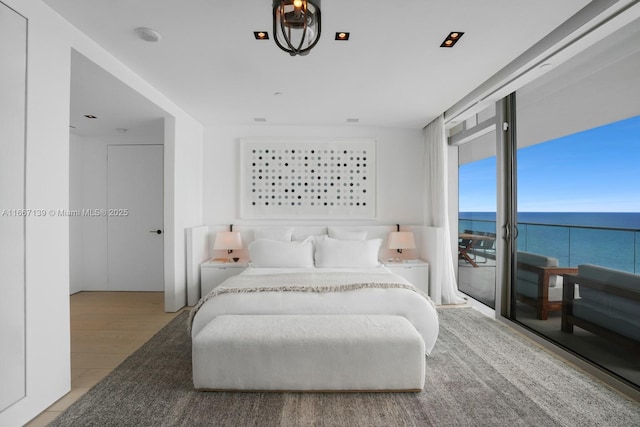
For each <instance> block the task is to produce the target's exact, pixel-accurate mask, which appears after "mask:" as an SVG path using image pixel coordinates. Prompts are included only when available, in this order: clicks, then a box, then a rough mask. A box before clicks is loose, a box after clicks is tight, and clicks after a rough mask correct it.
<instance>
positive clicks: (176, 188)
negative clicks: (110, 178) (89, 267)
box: [164, 117, 203, 311]
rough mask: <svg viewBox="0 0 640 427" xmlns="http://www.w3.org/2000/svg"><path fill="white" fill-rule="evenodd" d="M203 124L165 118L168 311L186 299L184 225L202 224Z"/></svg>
mask: <svg viewBox="0 0 640 427" xmlns="http://www.w3.org/2000/svg"><path fill="white" fill-rule="evenodd" d="M202 139H203V128H202V126H200V124H199V123H197V122H196V121H195V120H193V119H190V118H186V117H183V118H182V119H181V120H177V119H173V118H167V120H165V146H164V153H165V162H164V175H165V180H164V182H165V189H164V194H165V200H164V203H165V210H164V223H165V229H164V231H165V237H164V253H165V262H164V266H165V270H164V281H165V294H164V306H165V310H167V311H177V310H179V309H180V308H182V307H184V306H185V305H186V303H187V254H186V251H187V249H186V240H187V233H186V229H187V228H188V227H192V226H194V225H200V224H202V185H203V184H202V183H203V181H202V180H203V178H202V172H203V166H202Z"/></svg>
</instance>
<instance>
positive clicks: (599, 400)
mask: <svg viewBox="0 0 640 427" xmlns="http://www.w3.org/2000/svg"><path fill="white" fill-rule="evenodd" d="M438 312H439V315H440V322H441V326H440V336H439V338H438V342H437V343H436V347H435V349H434V351H433V354H432V355H431V356H429V357H428V358H427V363H426V384H425V388H424V390H423V391H422V392H420V393H223V392H198V391H195V390H193V388H192V379H191V340H190V338H189V336H188V335H187V334H186V332H185V330H186V329H185V328H186V326H185V325H186V323H185V322H186V316H187V314H186V313H182V314H181V315H180V316H178V317H177V318H176V319H174V320H173V321H172V322H171V323H169V324H168V325H167V326H166V327H165V328H164V329H162V330H161V331H160V332H158V334H156V335H155V336H154V337H153V338H152V339H151V340H150V341H148V342H147V343H146V344H145V345H144V346H142V347H141V348H140V349H139V350H138V351H137V352H135V353H134V354H133V355H131V356H130V357H129V358H128V359H126V360H125V361H124V362H123V363H122V364H121V365H120V366H119V367H118V368H116V369H115V370H114V371H113V372H112V373H111V374H110V375H108V376H107V377H106V378H105V379H104V380H103V381H101V382H100V383H98V384H97V385H96V386H95V387H93V388H92V389H91V390H90V391H89V392H88V393H87V394H86V395H85V396H83V397H82V398H81V399H80V400H78V401H77V402H76V403H74V404H73V405H72V406H70V407H69V408H68V409H67V410H66V411H65V412H63V413H62V414H61V415H60V416H59V417H58V418H57V419H56V420H54V421H53V422H52V423H51V424H49V425H50V426H205V425H215V426H349V427H356V426H367V427H368V426H625V427H629V426H640V405H639V404H638V403H636V402H632V401H630V400H628V399H626V398H625V397H623V396H621V395H619V394H618V393H616V392H615V391H612V390H610V389H608V388H606V387H604V386H602V385H601V384H600V383H599V382H597V381H596V380H593V379H591V378H590V377H589V376H587V375H585V374H583V373H581V372H580V371H577V370H576V369H574V368H572V367H571V366H569V365H567V364H566V363H564V362H562V361H561V360H559V359H557V358H555V357H553V356H551V355H549V354H548V353H546V352H545V351H543V350H541V349H539V348H538V347H536V346H534V345H532V344H530V343H529V342H528V341H527V340H526V339H524V338H522V337H521V336H520V335H518V334H517V333H515V332H514V331H512V330H511V329H509V328H508V327H506V326H505V325H502V324H501V323H499V322H496V321H494V320H492V319H489V318H488V317H486V316H483V315H482V314H480V313H478V312H476V311H475V310H473V309H470V308H451V309H442V310H439V311H438Z"/></svg>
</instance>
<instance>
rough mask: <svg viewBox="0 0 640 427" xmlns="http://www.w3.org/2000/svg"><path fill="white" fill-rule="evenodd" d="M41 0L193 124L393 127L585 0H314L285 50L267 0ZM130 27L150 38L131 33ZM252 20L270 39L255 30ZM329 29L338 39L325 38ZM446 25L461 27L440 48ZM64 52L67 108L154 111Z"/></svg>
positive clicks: (121, 115) (467, 83)
mask: <svg viewBox="0 0 640 427" xmlns="http://www.w3.org/2000/svg"><path fill="white" fill-rule="evenodd" d="M43 1H44V2H45V3H47V4H48V5H49V6H50V7H52V8H53V9H54V10H56V11H57V12H58V13H60V14H61V15H62V16H63V17H65V18H66V19H67V20H68V21H69V22H71V23H72V24H73V25H75V26H76V27H78V28H79V29H80V30H81V31H82V32H84V33H85V34H87V35H88V36H89V37H91V38H92V39H94V40H95V41H96V42H97V43H99V44H100V45H102V46H103V47H104V48H105V49H106V50H108V51H109V52H110V53H111V54H112V55H114V56H115V57H116V58H118V59H120V60H121V61H122V62H123V63H125V64H126V65H127V66H129V67H130V68H131V69H132V70H133V71H134V72H135V73H137V74H139V75H140V76H141V77H143V78H144V79H145V80H147V81H148V82H149V83H150V84H151V85H153V86H155V87H156V88H157V89H158V90H159V91H161V92H162V93H164V94H165V95H166V96H167V97H168V98H170V99H171V100H172V101H173V102H175V103H176V104H177V105H179V106H180V107H182V108H183V109H184V110H185V111H186V112H187V113H189V114H191V115H192V116H193V117H195V118H196V119H197V120H199V121H201V122H202V123H203V124H205V125H262V126H264V123H263V124H257V123H256V122H254V118H257V117H260V118H266V119H267V122H266V124H267V125H291V124H298V125H318V126H326V125H331V126H336V125H349V126H385V127H401V128H422V127H423V126H425V125H426V124H427V123H429V122H430V121H431V120H432V119H433V118H434V117H436V116H437V115H438V114H440V113H442V112H443V111H444V110H445V109H447V108H448V107H450V106H451V105H452V104H454V103H455V102H456V101H458V100H459V99H460V98H462V96H463V95H465V94H467V93H468V92H470V91H471V90H472V89H474V88H476V87H477V86H478V85H479V84H481V83H482V82H483V81H485V80H486V79H488V78H489V77H490V76H491V75H493V74H494V73H495V72H497V71H498V70H499V69H501V68H502V67H504V66H505V65H507V64H508V63H509V62H510V61H512V60H513V59H515V58H516V57H517V56H518V55H520V54H521V53H523V52H524V51H525V50H526V49H527V48H529V47H531V46H532V45H533V44H534V43H536V42H537V41H539V40H540V39H541V38H542V37H544V36H545V35H546V34H548V33H549V32H550V31H551V30H553V29H554V28H556V27H558V26H559V25H560V24H561V23H563V22H564V21H565V20H567V19H568V18H569V17H570V16H571V15H573V14H574V13H575V12H577V11H578V10H579V9H581V8H582V7H583V6H585V5H586V4H587V3H589V1H588V0H563V1H561V2H559V1H557V0H536V1H530V0H484V1H477V0H430V1H427V0H404V1H402V2H397V3H396V2H390V1H372V0H342V1H337V0H325V1H324V2H323V3H322V23H323V28H322V37H321V40H320V42H319V43H318V45H317V46H316V47H315V48H314V49H313V50H312V51H311V52H310V53H309V55H308V56H305V57H291V56H289V55H288V54H287V53H285V52H283V51H281V50H279V49H278V48H277V46H276V45H275V43H274V42H273V34H271V32H272V28H271V26H272V24H271V0H243V1H213V0H183V1H180V2H178V1H175V0H136V1H131V0H110V1H104V0H82V1H77V0H43ZM141 26H143V27H150V28H154V29H156V30H157V31H159V32H160V33H161V35H162V40H161V41H160V42H158V43H148V42H144V41H142V40H140V39H139V38H137V36H136V35H135V33H134V28H136V27H141ZM257 30H268V31H269V33H270V36H271V40H268V41H258V40H255V39H254V37H253V31H257ZM337 31H349V32H350V33H351V38H350V40H349V41H348V42H338V41H335V40H334V34H335V32H337ZM450 31H463V32H465V35H464V36H463V37H462V39H461V40H460V42H459V43H458V44H457V45H456V46H455V47H454V48H452V49H445V48H440V47H439V46H440V43H441V42H442V41H443V39H444V38H445V37H446V35H447V34H448V33H449V32H450ZM74 57H75V59H74V62H73V63H72V67H73V73H72V79H76V78H77V79H80V80H82V81H84V83H83V84H82V85H81V86H80V85H78V84H75V83H74V84H73V85H72V87H73V88H75V89H72V111H73V109H74V106H75V107H76V108H77V107H78V106H80V105H82V108H83V109H84V108H87V112H91V111H97V110H98V109H100V108H102V110H101V111H104V112H103V113H101V118H102V117H108V116H110V115H111V118H112V119H113V121H112V122H110V124H109V126H113V127H125V128H126V127H128V126H131V125H130V124H129V125H127V124H123V125H118V124H117V123H118V121H126V120H128V121H129V122H131V121H135V120H138V119H140V120H148V119H149V117H150V116H154V115H155V117H159V115H158V114H159V113H158V110H157V109H155V110H154V107H153V106H150V105H146V106H145V103H144V102H143V101H144V100H142V101H141V102H137V101H136V102H133V103H132V104H131V105H130V108H122V106H123V103H122V102H117V101H118V100H117V98H116V96H115V94H116V93H117V94H120V95H122V94H121V92H122V91H121V90H118V91H111V90H110V88H109V86H108V84H113V85H115V87H117V86H118V85H120V86H124V85H122V83H119V82H117V81H115V79H113V81H112V82H111V83H108V80H109V78H108V77H109V75H108V74H107V73H104V74H105V75H103V76H102V77H104V80H103V81H101V83H100V87H99V88H98V87H97V86H95V85H91V84H90V83H89V82H91V79H92V77H91V75H92V74H91V73H95V72H97V73H98V74H99V73H100V71H99V69H98V68H97V67H95V66H91V63H90V62H89V64H87V63H86V62H87V61H86V59H85V60H83V59H82V58H81V55H74ZM83 64H84V65H83ZM79 67H83V68H79ZM125 88H126V87H125ZM120 89H122V87H121V88H120ZM94 91H95V92H94ZM276 92H281V93H282V95H281V96H276V95H274V94H275V93H276ZM122 96H125V95H122ZM129 96H133V97H134V98H135V96H136V95H129ZM138 101H140V100H138ZM92 104H93V108H94V109H93V110H91V111H89V110H90V109H91V108H92ZM147 104H150V103H148V101H147ZM147 107H148V108H149V109H148V110H147ZM83 114H86V112H85V113H83ZM93 114H95V113H93ZM138 114H141V117H137V115H138ZM96 115H98V114H96ZM160 115H161V114H160ZM349 118H357V119H359V124H347V123H346V121H347V119H349ZM72 122H73V118H72ZM72 124H73V123H72Z"/></svg>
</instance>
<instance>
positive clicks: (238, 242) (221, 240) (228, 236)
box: [213, 231, 242, 253]
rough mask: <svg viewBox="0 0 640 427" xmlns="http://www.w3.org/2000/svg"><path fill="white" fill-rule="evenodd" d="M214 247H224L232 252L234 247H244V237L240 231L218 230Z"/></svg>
mask: <svg viewBox="0 0 640 427" xmlns="http://www.w3.org/2000/svg"><path fill="white" fill-rule="evenodd" d="M213 249H223V250H226V251H228V252H229V253H231V251H233V250H234V249H242V237H241V236H240V232H239V231H218V232H217V233H216V241H215V243H214V244H213Z"/></svg>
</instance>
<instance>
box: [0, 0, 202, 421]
mask: <svg viewBox="0 0 640 427" xmlns="http://www.w3.org/2000/svg"><path fill="white" fill-rule="evenodd" d="M3 2H4V3H5V4H7V5H8V6H9V7H11V8H13V9H14V10H16V11H17V12H18V13H20V14H22V15H23V16H25V17H26V18H27V19H28V20H29V24H28V80H27V87H28V90H27V93H28V96H27V152H26V157H27V160H26V188H27V193H26V207H27V208H30V209H47V210H49V209H54V210H57V209H68V208H69V203H70V200H69V189H70V182H69V170H70V169H69V161H70V160H69V159H70V155H69V154H70V153H69V101H70V96H69V94H70V83H69V82H70V76H71V70H70V57H71V49H72V48H74V49H76V50H77V51H78V52H80V53H81V54H83V55H84V56H86V57H88V58H89V59H91V60H92V61H94V62H95V63H96V64H98V65H99V66H101V67H102V68H105V69H106V70H107V71H109V72H110V73H111V74H113V75H114V76H116V77H117V78H119V79H120V80H122V81H123V82H125V83H126V84H128V85H129V86H131V87H132V88H133V89H134V90H136V91H138V92H139V93H141V94H142V95H143V96H145V97H146V98H147V99H149V100H150V101H151V102H153V103H154V104H156V105H158V106H159V107H160V108H162V109H163V110H164V111H166V112H167V115H168V116H171V117H173V119H172V120H173V122H174V125H173V129H174V130H175V132H174V135H172V141H171V147H170V150H169V149H167V145H166V143H165V167H167V164H169V165H170V168H171V174H170V175H166V174H165V182H166V180H167V179H168V180H170V181H171V182H172V185H173V183H174V182H175V188H174V190H175V193H174V195H173V196H172V197H171V198H170V200H169V201H168V202H167V203H168V205H166V206H168V208H169V210H170V214H169V215H167V212H166V211H165V221H171V224H170V226H171V228H173V241H174V243H175V245H174V247H171V248H168V249H167V250H166V253H167V254H168V257H167V258H165V265H170V267H171V273H172V274H171V275H170V276H167V278H166V282H167V283H165V285H166V289H168V290H169V292H171V293H172V295H175V296H171V297H169V299H170V301H169V304H168V305H167V309H168V310H177V309H178V308H180V307H181V306H183V305H184V304H185V302H186V270H185V260H184V258H185V254H184V235H185V231H184V227H187V226H191V225H197V224H200V223H201V222H202V217H201V203H200V202H199V197H200V194H201V188H202V166H201V163H200V159H201V156H200V154H201V144H202V139H201V135H202V126H201V125H200V124H199V123H197V122H196V121H195V120H193V119H192V118H191V117H190V116H188V115H187V114H186V113H184V111H182V110H181V109H180V108H178V107H177V106H176V105H175V104H173V102H171V101H170V100H169V99H168V98H166V97H165V96H164V95H163V94H161V93H160V92H158V91H157V90H156V89H155V88H153V87H152V86H150V85H149V84H148V83H147V82H145V81H144V80H143V79H141V78H140V77H139V76H137V75H136V74H135V73H133V72H132V71H131V70H130V69H129V68H127V66H126V65H124V64H122V63H121V62H119V61H118V60H117V59H115V58H114V57H113V56H112V55H110V54H109V53H108V52H106V51H105V50H104V49H102V48H101V47H100V46H99V45H97V44H96V43H95V42H93V41H92V40H91V39H89V38H87V37H86V36H85V35H84V34H82V33H81V32H79V31H78V30H77V29H75V28H74V27H72V26H70V24H69V23H68V22H67V21H66V20H64V19H62V18H61V17H60V16H58V15H57V14H55V13H54V12H53V11H52V10H51V9H50V8H49V7H48V6H46V5H45V4H44V3H42V1H40V0H3ZM0 102H1V100H0ZM183 147H184V151H183ZM176 194H177V196H176ZM165 229H167V227H165ZM69 238H70V234H69V219H68V217H66V216H49V215H47V216H46V217H30V218H27V220H26V239H25V240H26V303H25V315H26V349H27V355H26V367H27V369H26V385H27V393H26V396H25V397H24V398H23V399H21V400H20V401H18V402H16V403H15V404H13V405H12V406H10V407H9V408H7V409H5V410H3V411H2V412H0V425H1V426H5V425H6V426H19V425H23V424H25V423H26V422H27V421H29V420H30V419H31V418H33V417H35V416H36V415H38V414H39V413H40V412H41V411H43V410H44V409H46V408H47V407H48V406H49V405H51V404H52V403H53V402H55V401H56V400H58V399H59V398H60V397H62V396H63V395H64V394H65V393H66V392H67V391H69V389H70V383H71V381H70V376H71V373H70V351H69V347H70V340H69V289H70V287H69V281H70V280H69V271H70V265H69V252H70V243H69ZM74 240H75V237H74ZM165 247H166V243H165Z"/></svg>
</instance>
